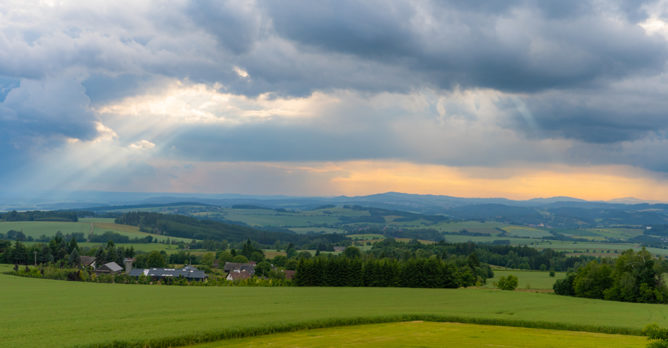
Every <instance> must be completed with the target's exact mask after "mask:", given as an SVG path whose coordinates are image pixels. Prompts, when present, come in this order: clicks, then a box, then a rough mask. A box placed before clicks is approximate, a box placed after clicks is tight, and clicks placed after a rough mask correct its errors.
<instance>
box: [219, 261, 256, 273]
mask: <svg viewBox="0 0 668 348" xmlns="http://www.w3.org/2000/svg"><path fill="white" fill-rule="evenodd" d="M223 271H225V272H228V273H230V272H233V271H236V272H240V271H246V272H247V273H249V274H250V275H251V276H252V275H253V274H255V262H248V263H238V262H225V265H224V266H223Z"/></svg>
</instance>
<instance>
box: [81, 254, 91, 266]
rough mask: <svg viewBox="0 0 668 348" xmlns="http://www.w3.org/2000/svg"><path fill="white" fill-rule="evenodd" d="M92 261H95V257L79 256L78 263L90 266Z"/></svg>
mask: <svg viewBox="0 0 668 348" xmlns="http://www.w3.org/2000/svg"><path fill="white" fill-rule="evenodd" d="M93 262H95V258H94V257H92V256H81V257H79V263H80V264H82V265H83V266H90V265H91V264H92V263H93Z"/></svg>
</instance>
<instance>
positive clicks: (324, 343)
mask: <svg viewBox="0 0 668 348" xmlns="http://www.w3.org/2000/svg"><path fill="white" fill-rule="evenodd" d="M646 344H647V339H646V338H645V337H641V336H628V335H610V334H601V333H591V332H577V331H563V330H545V329H527V328H521V327H504V326H491V325H475V324H461V323H436V322H422V321H412V322H401V323H386V324H370V325H358V326H345V327H333V328H326V329H315V330H302V331H296V332H289V333H281V334H273V335H265V336H257V337H247V338H242V339H231V340H225V341H218V342H212V343H208V344H200V345H193V346H189V348H220V347H342V346H346V347H434V348H436V347H461V348H477V347H518V348H522V347H526V348H530V347H531V348H533V347H572V348H598V347H619V348H622V347H644V346H645V345H646Z"/></svg>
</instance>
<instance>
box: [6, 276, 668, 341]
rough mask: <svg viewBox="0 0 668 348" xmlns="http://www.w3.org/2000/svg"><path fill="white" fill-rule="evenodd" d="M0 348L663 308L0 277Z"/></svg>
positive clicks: (424, 293)
mask: <svg viewBox="0 0 668 348" xmlns="http://www.w3.org/2000/svg"><path fill="white" fill-rule="evenodd" d="M0 294H1V296H0V308H1V309H2V315H0V337H2V338H1V339H0V346H2V347H45V346H49V347H61V346H71V345H93V344H98V343H111V342H113V341H119V343H121V344H129V343H132V344H137V346H141V345H142V344H144V343H149V344H150V345H151V346H167V345H169V344H175V343H178V344H182V345H183V344H190V343H195V342H202V341H213V340H218V339H222V338H232V337H235V336H236V337H240V336H249V335H257V334H268V333H274V332H279V331H295V330H298V329H302V328H318V327H328V326H336V325H351V324H364V323H373V322H389V321H403V320H417V319H420V320H431V321H459V322H472V323H481V324H500V325H511V326H528V327H540V328H553V329H554V328H556V329H572V330H585V331H599V332H612V333H625V334H629V333H630V334H638V333H639V332H640V330H641V329H642V328H643V327H644V326H645V325H646V324H648V323H654V322H655V323H657V324H659V325H661V326H668V317H667V316H668V310H667V309H668V307H666V306H665V305H651V304H634V303H622V302H611V301H601V300H590V299H582V298H572V297H564V296H556V295H552V294H540V293H526V292H513V291H498V290H486V289H455V290H449V289H403V288H297V287H282V288H253V287H178V286H149V285H123V284H97V283H80V282H66V281H55V280H44V279H32V278H22V277H15V276H10V275H4V274H3V275H0Z"/></svg>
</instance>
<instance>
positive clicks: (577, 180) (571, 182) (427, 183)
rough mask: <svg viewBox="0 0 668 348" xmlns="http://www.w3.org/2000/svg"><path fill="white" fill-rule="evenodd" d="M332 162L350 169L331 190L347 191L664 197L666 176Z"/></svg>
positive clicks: (612, 170) (622, 170)
mask: <svg viewBox="0 0 668 348" xmlns="http://www.w3.org/2000/svg"><path fill="white" fill-rule="evenodd" d="M335 167H336V168H338V169H339V170H341V169H343V170H344V171H346V172H347V173H348V174H347V175H345V176H337V177H336V178H333V179H332V180H331V182H332V185H333V186H334V187H335V190H337V191H339V193H340V194H345V195H366V194H373V193H379V192H388V191H396V192H405V193H416V194H435V195H449V196H458V197H504V198H510V199H530V198H537V197H554V196H569V197H574V198H580V199H586V200H610V199H616V198H624V197H635V198H639V199H646V200H656V201H667V200H668V181H666V180H660V179H657V178H654V177H653V176H652V175H650V173H647V172H644V171H641V170H638V169H635V168H631V167H624V166H592V167H570V166H569V167H566V166H549V167H543V168H513V169H507V168H506V169H504V168H499V169H495V168H479V167H472V168H467V167H446V166H438V165H421V164H412V163H403V162H366V161H359V162H348V163H341V164H337V165H335Z"/></svg>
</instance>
